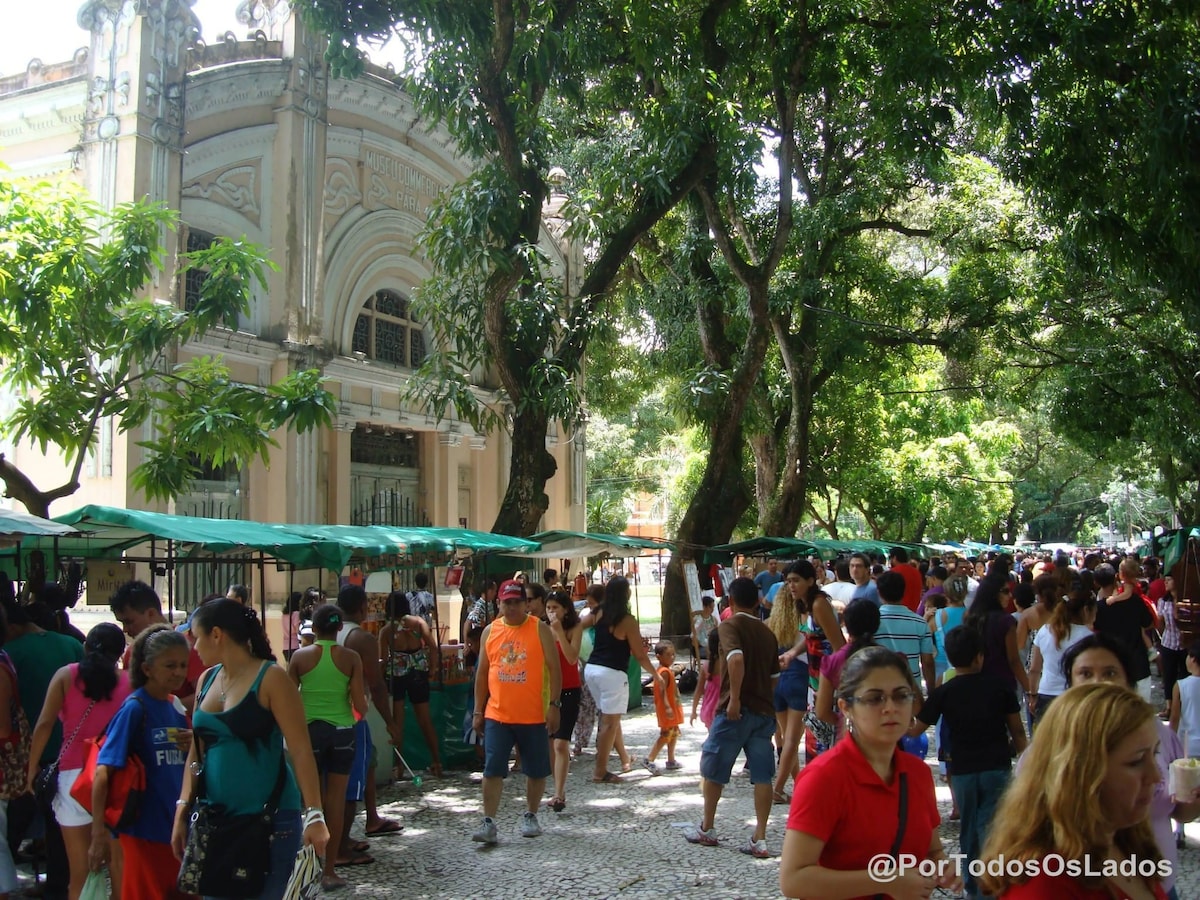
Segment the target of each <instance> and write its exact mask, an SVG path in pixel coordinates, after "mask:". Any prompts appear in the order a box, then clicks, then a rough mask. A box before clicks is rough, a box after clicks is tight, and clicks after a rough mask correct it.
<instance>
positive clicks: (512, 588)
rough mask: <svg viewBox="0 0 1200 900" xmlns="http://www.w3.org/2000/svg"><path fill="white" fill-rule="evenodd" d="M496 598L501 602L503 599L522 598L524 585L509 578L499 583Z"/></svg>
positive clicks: (523, 597)
mask: <svg viewBox="0 0 1200 900" xmlns="http://www.w3.org/2000/svg"><path fill="white" fill-rule="evenodd" d="M496 599H497V600H500V601H502V602H503V601H504V600H524V599H525V586H524V585H523V584H521V582H519V581H513V580H512V579H509V580H508V581H506V582H504V583H503V584H501V585H500V592H499V593H498V594H496Z"/></svg>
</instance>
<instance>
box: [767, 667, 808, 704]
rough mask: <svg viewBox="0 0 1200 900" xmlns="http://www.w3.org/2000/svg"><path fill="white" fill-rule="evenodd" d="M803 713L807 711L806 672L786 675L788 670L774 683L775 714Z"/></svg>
mask: <svg viewBox="0 0 1200 900" xmlns="http://www.w3.org/2000/svg"><path fill="white" fill-rule="evenodd" d="M789 709H791V710H795V711H796V712H804V711H805V710H806V709H808V672H804V673H802V674H792V675H789V674H788V670H786V669H785V670H784V672H783V673H782V674H781V675H780V676H779V679H778V680H777V681H776V682H775V712H785V711H787V710H789Z"/></svg>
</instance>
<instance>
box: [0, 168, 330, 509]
mask: <svg viewBox="0 0 1200 900" xmlns="http://www.w3.org/2000/svg"><path fill="white" fill-rule="evenodd" d="M175 223H176V217H175V214H174V213H173V212H172V211H170V210H168V209H166V208H165V207H162V206H159V205H154V204H144V203H133V204H125V205H122V206H119V207H117V208H116V209H114V210H111V211H107V210H104V209H102V208H101V207H100V206H99V205H98V204H96V203H94V202H93V201H92V200H90V199H88V198H87V197H86V196H85V195H84V194H83V193H82V192H81V191H80V190H78V189H77V188H73V187H70V186H60V185H52V184H46V183H38V184H29V183H26V182H21V181H16V180H11V179H6V178H0V385H2V386H4V387H6V388H9V389H10V390H11V391H12V392H13V394H15V396H16V400H15V405H14V408H13V409H12V411H11V412H10V413H9V414H8V415H7V416H6V417H5V418H4V419H3V420H0V432H3V433H4V434H5V435H6V436H8V437H9V438H11V439H13V440H17V441H20V440H30V441H32V442H33V443H34V444H35V445H37V446H38V447H39V448H41V450H42V451H43V452H45V451H46V449H47V448H48V447H50V446H55V447H58V448H60V449H61V450H62V451H63V454H64V456H65V457H66V459H67V461H68V465H70V466H72V467H73V469H74V474H73V476H72V479H71V480H72V481H74V480H77V478H78V473H79V470H80V468H81V466H82V463H83V459H84V456H85V454H86V453H87V451H88V450H89V448H90V447H91V446H92V445H93V443H94V442H95V439H96V435H97V429H98V425H99V422H100V420H101V419H105V418H109V417H115V418H117V419H119V420H120V428H121V430H122V431H125V432H136V431H138V430H139V429H142V428H148V429H150V431H151V432H152V434H151V435H148V436H147V440H146V441H145V442H144V444H143V446H145V448H146V449H147V451H148V452H147V456H146V461H145V463H144V465H143V466H141V467H139V468H138V469H137V470H135V471H134V473H133V476H132V477H133V481H134V484H135V485H136V486H138V487H140V488H142V489H143V490H145V491H146V494H147V496H149V497H151V498H164V497H170V496H174V495H176V494H178V493H179V492H180V491H182V490H185V489H186V487H187V484H188V483H189V482H190V480H191V479H192V478H193V477H194V475H195V466H196V465H197V462H210V463H213V464H215V465H221V464H223V463H225V462H236V463H238V464H242V463H245V462H247V461H249V460H250V459H252V458H253V457H255V456H260V457H262V458H263V459H264V460H265V459H266V453H267V449H268V448H269V447H270V446H272V445H273V444H274V440H275V439H274V437H273V432H276V431H278V430H279V429H280V428H282V427H284V426H288V425H290V426H292V427H294V428H296V429H297V430H299V431H306V430H309V429H313V428H319V427H323V426H326V425H328V424H329V423H330V422H331V421H332V410H333V397H332V396H331V395H330V394H329V393H328V392H327V391H325V390H324V388H322V387H321V377H320V375H319V373H317V372H296V373H292V374H291V375H289V376H287V377H286V378H284V379H283V380H282V381H280V382H279V383H277V384H274V385H271V386H269V387H261V388H260V387H257V386H253V385H246V384H241V383H239V382H237V381H235V380H234V379H233V377H232V376H231V374H230V372H229V371H228V370H227V369H226V368H225V366H224V365H223V364H222V363H221V362H220V361H217V360H213V359H210V358H207V357H204V358H199V359H193V360H191V361H190V362H187V363H184V364H182V365H177V364H176V362H175V357H176V354H177V353H178V351H179V349H180V348H181V347H182V346H184V345H186V344H188V343H189V342H192V341H194V340H196V339H198V338H201V337H202V336H203V335H204V334H205V333H207V332H208V331H210V330H211V329H213V328H216V327H219V326H222V325H226V324H232V325H234V326H236V323H237V317H238V315H239V314H241V313H245V312H247V311H248V310H249V308H250V299H251V297H252V295H253V293H254V291H256V290H257V291H265V290H266V280H265V272H266V271H267V270H268V269H270V268H273V264H272V263H271V262H270V261H269V260H267V259H266V258H265V257H264V256H263V255H262V252H261V251H260V250H259V249H258V248H256V247H254V246H253V245H251V244H249V243H247V242H246V241H245V240H233V239H227V238H220V239H218V240H216V241H215V242H214V243H213V245H212V246H211V247H209V248H208V249H206V250H200V251H195V252H193V253H186V254H181V255H180V257H179V264H180V268H181V269H182V271H184V272H187V271H191V270H196V271H202V272H203V273H204V278H203V279H201V280H200V281H201V284H200V288H199V293H198V299H197V303H196V306H195V309H194V310H192V311H190V312H189V311H185V310H183V309H180V308H179V307H178V306H176V305H175V304H174V303H173V302H170V301H169V300H168V299H166V297H159V296H148V295H149V294H150V293H151V292H152V291H161V292H162V293H163V294H167V293H169V292H170V286H169V283H163V284H161V285H160V286H158V287H155V285H154V279H155V278H160V279H161V273H162V270H163V265H164V256H163V248H162V245H161V243H160V235H161V234H162V233H163V231H164V230H169V229H173V228H174V227H175ZM69 484H70V482H68V485H66V486H64V488H65V487H69ZM9 487H10V490H12V489H13V485H12V484H10V485H9ZM60 490H62V489H60ZM22 499H24V498H22ZM30 499H33V500H35V501H36V500H37V499H38V498H36V497H33V498H30ZM42 499H43V500H44V493H43V497H42Z"/></svg>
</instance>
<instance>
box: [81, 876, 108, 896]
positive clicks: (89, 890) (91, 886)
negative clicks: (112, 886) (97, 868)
mask: <svg viewBox="0 0 1200 900" xmlns="http://www.w3.org/2000/svg"><path fill="white" fill-rule="evenodd" d="M79 900H108V876H107V875H105V874H104V873H103V872H91V873H90V874H89V875H88V877H87V881H85V882H84V883H83V890H82V891H80V893H79Z"/></svg>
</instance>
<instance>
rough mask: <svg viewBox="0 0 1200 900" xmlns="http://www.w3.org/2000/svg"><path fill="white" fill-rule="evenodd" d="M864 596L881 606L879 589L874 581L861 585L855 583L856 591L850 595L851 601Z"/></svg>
mask: <svg viewBox="0 0 1200 900" xmlns="http://www.w3.org/2000/svg"><path fill="white" fill-rule="evenodd" d="M864 597H865V598H866V599H868V600H870V601H871V602H872V603H874V604H875V605H876V606H879V604H880V603H881V602H882V601H880V599H879V589H878V588H877V587H875V582H874V581H868V582H867V583H866V584H864V585H862V586H861V587H859V586H858V585H855V586H854V593H853V594H851V595H850V602H851V603H853V602H854V601H855V600H860V599H862V598H864ZM906 608H907V607H906Z"/></svg>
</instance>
